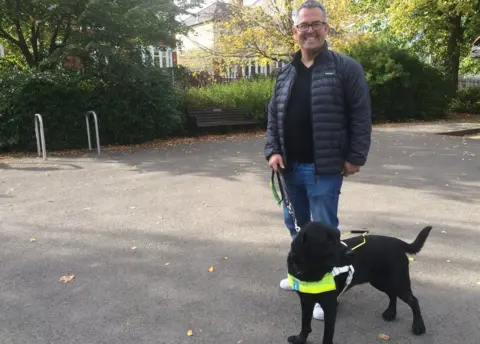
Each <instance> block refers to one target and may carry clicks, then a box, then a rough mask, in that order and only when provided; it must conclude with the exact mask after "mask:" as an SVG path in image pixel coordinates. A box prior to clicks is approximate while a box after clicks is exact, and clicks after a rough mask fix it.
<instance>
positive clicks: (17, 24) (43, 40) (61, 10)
mask: <svg viewBox="0 0 480 344" xmlns="http://www.w3.org/2000/svg"><path fill="white" fill-rule="evenodd" d="M197 2H198V0H192V1H190V2H188V0H182V1H181V2H180V3H179V4H174V3H173V1H170V0H116V1H114V0H0V43H2V44H4V45H5V46H6V49H7V51H9V53H10V54H13V55H15V56H16V57H17V59H16V63H17V64H19V65H23V66H28V67H39V66H41V67H51V66H53V65H54V64H55V63H57V62H58V61H61V58H64V57H65V56H67V55H74V56H81V57H82V59H83V60H84V61H87V62H88V60H96V61H99V60H102V59H103V60H104V59H105V57H108V56H109V55H110V54H112V53H115V54H119V53H120V54H125V55H128V54H131V53H132V52H134V51H136V50H138V49H139V47H140V46H142V45H150V44H155V45H156V44H158V43H159V42H163V43H164V44H165V45H175V44H176V40H175V35H176V33H178V32H184V31H185V30H186V28H185V27H184V26H183V24H182V23H181V22H180V21H177V20H176V16H177V15H179V14H185V13H187V10H188V9H189V8H190V7H192V6H195V5H196V4H197Z"/></svg>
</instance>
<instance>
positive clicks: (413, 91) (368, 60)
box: [187, 41, 449, 125]
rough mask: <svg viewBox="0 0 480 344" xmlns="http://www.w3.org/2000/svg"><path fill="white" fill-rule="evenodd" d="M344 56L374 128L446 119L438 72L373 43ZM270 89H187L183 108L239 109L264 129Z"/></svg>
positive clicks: (443, 83) (263, 81) (267, 85)
mask: <svg viewBox="0 0 480 344" xmlns="http://www.w3.org/2000/svg"><path fill="white" fill-rule="evenodd" d="M346 54H347V55H350V56H352V57H353V58H355V59H356V60H358V61H359V62H360V63H361V64H362V66H363V68H364V70H365V73H366V78H367V83H368V85H369V88H370V95H371V99H372V112H373V117H374V121H375V122H402V121H408V120H432V119H438V118H443V117H445V116H446V115H447V112H448V109H449V97H448V96H447V94H448V90H449V84H448V82H447V80H446V78H445V77H444V75H443V74H442V73H441V72H439V71H438V70H437V69H435V68H433V67H431V66H429V65H427V64H426V63H424V62H422V61H421V60H420V59H418V58H417V57H415V56H413V55H411V54H409V53H408V52H406V51H403V50H399V49H397V48H395V47H393V46H391V45H389V44H387V43H381V42H375V41H364V42H361V43H359V44H357V45H355V46H353V47H351V48H350V49H349V50H348V51H347V52H346ZM273 85H274V80H273V79H272V78H259V79H254V80H251V81H250V80H240V81H235V82H232V83H230V84H216V85H212V86H206V87H200V88H191V89H189V90H188V96H187V104H188V106H192V107H200V106H242V107H245V108H247V109H250V110H252V112H253V113H254V115H255V117H256V118H257V120H258V122H259V124H261V125H264V124H265V118H264V106H265V104H266V103H268V101H269V100H270V97H271V94H272V90H273Z"/></svg>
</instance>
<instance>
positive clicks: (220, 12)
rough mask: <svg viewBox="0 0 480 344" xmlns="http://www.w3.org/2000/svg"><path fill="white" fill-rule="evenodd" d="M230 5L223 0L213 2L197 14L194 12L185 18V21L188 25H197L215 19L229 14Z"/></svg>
mask: <svg viewBox="0 0 480 344" xmlns="http://www.w3.org/2000/svg"><path fill="white" fill-rule="evenodd" d="M228 6H229V5H228V4H227V3H224V2H222V1H216V2H214V3H213V4H211V5H209V6H207V7H205V8H204V9H202V10H200V11H199V12H198V13H197V14H194V15H192V16H190V17H188V18H187V19H185V21H184V23H185V24H186V25H187V26H195V25H199V24H202V23H205V22H208V21H211V20H213V19H218V18H219V17H221V16H224V15H226V14H228V12H229V11H228Z"/></svg>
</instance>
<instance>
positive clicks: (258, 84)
mask: <svg viewBox="0 0 480 344" xmlns="http://www.w3.org/2000/svg"><path fill="white" fill-rule="evenodd" d="M274 83H275V80H274V79H273V78H270V77H256V78H253V79H251V80H249V79H241V80H236V81H233V82H231V83H228V84H213V85H210V86H205V87H192V88H189V89H188V91H187V95H186V106H187V107H211V106H222V107H242V108H245V109H247V110H249V111H251V112H252V114H253V116H254V118H255V119H256V121H257V122H258V124H259V125H261V126H265V125H266V119H265V105H266V104H267V103H268V102H269V101H270V97H271V96H272V90H273V86H274Z"/></svg>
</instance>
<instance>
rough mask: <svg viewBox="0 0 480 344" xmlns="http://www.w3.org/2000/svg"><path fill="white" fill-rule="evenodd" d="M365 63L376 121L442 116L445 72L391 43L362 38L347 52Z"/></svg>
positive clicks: (445, 104)
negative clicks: (363, 39) (362, 39)
mask: <svg viewBox="0 0 480 344" xmlns="http://www.w3.org/2000/svg"><path fill="white" fill-rule="evenodd" d="M346 53H347V54H348V55H350V56H352V57H353V58H355V59H356V60H357V61H358V62H360V64H361V65H362V66H363V68H364V70H365V73H366V78H367V83H368V85H369V87H370V94H371V98H372V112H373V116H374V120H375V121H377V122H384V121H389V122H400V121H406V120H431V119H437V118H443V117H445V116H446V114H447V110H448V102H449V97H448V92H449V84H448V81H447V79H446V78H445V77H444V75H443V74H442V73H441V72H440V71H438V70H436V69H435V68H433V67H432V66H429V65H427V64H426V63H424V62H422V61H421V60H420V59H419V58H417V57H416V56H414V55H412V54H410V53H408V52H407V51H404V50H400V49H398V48H396V47H395V46H392V45H391V44H388V43H383V42H379V41H362V42H360V43H358V44H356V45H354V46H352V47H351V48H350V49H349V50H348V51H347V52H346Z"/></svg>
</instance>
